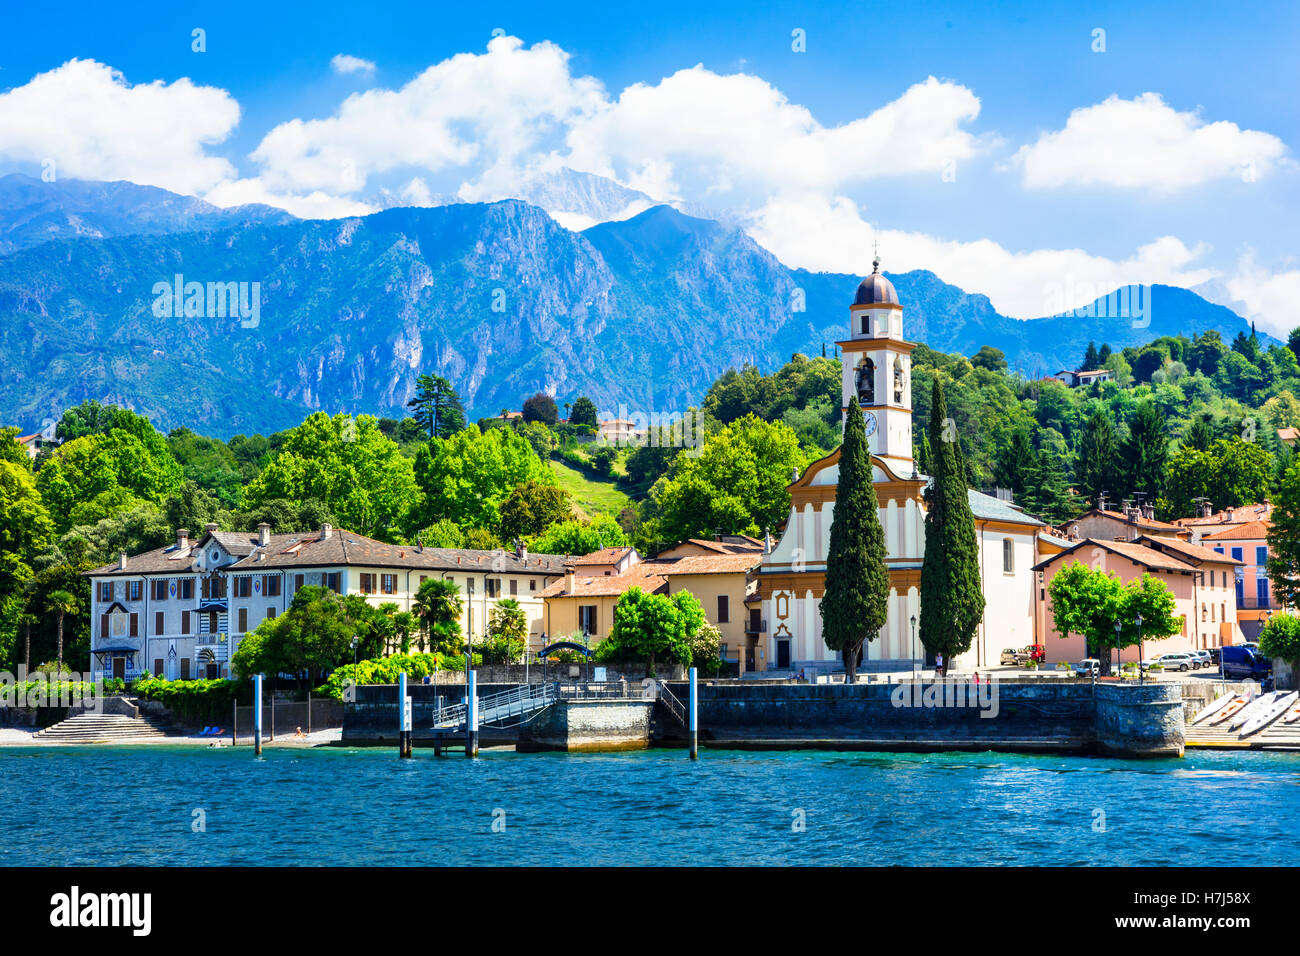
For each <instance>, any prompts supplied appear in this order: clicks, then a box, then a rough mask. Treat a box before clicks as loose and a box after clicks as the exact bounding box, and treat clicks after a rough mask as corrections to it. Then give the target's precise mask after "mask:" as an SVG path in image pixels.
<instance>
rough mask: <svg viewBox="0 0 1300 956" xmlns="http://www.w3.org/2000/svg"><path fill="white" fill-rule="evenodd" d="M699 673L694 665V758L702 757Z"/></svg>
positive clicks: (692, 736)
mask: <svg viewBox="0 0 1300 956" xmlns="http://www.w3.org/2000/svg"><path fill="white" fill-rule="evenodd" d="M698 675H699V672H698V671H697V670H696V669H695V668H694V667H692V668H691V704H690V708H691V715H690V729H691V759H692V760H699V759H700V708H699V693H700V691H699V680H698Z"/></svg>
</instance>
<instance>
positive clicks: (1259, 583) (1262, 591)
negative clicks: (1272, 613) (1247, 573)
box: [1255, 577, 1268, 607]
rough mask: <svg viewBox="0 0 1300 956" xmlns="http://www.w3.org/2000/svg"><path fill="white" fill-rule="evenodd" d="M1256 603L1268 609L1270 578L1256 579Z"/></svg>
mask: <svg viewBox="0 0 1300 956" xmlns="http://www.w3.org/2000/svg"><path fill="white" fill-rule="evenodd" d="M1255 602H1256V603H1257V604H1258V605H1259V606H1260V607H1268V578H1266V577H1258V578H1256V579H1255Z"/></svg>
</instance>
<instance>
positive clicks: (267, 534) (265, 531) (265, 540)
mask: <svg viewBox="0 0 1300 956" xmlns="http://www.w3.org/2000/svg"><path fill="white" fill-rule="evenodd" d="M257 543H258V545H260V546H261V547H263V548H265V547H266V546H267V545H268V544H270V543H271V526H270V525H269V524H267V523H266V522H265V521H263V522H262V523H261V524H259V525H258V526H257Z"/></svg>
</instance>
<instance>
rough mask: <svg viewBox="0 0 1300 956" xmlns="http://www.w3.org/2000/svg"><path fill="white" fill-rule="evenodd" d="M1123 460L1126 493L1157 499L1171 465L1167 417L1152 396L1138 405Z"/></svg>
mask: <svg viewBox="0 0 1300 956" xmlns="http://www.w3.org/2000/svg"><path fill="white" fill-rule="evenodd" d="M1120 460H1121V461H1122V462H1123V468H1124V478H1125V481H1124V484H1125V486H1126V487H1125V489H1124V491H1125V493H1126V494H1130V495H1133V494H1138V493H1141V494H1144V495H1146V497H1147V499H1148V500H1149V501H1151V502H1153V503H1154V502H1155V501H1156V499H1158V498H1159V497H1160V496H1161V495H1163V494H1164V491H1165V478H1166V469H1167V467H1168V464H1169V433H1168V431H1167V430H1166V427H1165V416H1164V414H1163V413H1161V411H1160V409H1159V408H1157V407H1156V404H1155V402H1153V401H1150V400H1149V399H1148V400H1147V401H1145V402H1143V403H1142V404H1141V405H1139V406H1138V409H1137V415H1136V416H1134V418H1133V424H1132V425H1130V426H1129V435H1128V439H1127V440H1126V441H1125V442H1124V443H1123V446H1122V452H1121V455H1120Z"/></svg>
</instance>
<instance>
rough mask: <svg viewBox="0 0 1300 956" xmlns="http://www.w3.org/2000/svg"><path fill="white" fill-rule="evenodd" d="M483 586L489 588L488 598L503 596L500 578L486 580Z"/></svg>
mask: <svg viewBox="0 0 1300 956" xmlns="http://www.w3.org/2000/svg"><path fill="white" fill-rule="evenodd" d="M483 586H484V587H485V588H487V596H488V597H490V598H494V597H499V596H500V595H501V581H500V579H498V578H484V580H483Z"/></svg>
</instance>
